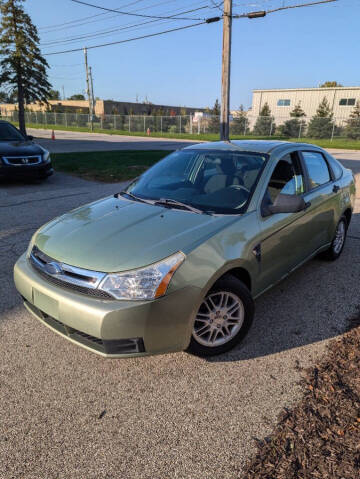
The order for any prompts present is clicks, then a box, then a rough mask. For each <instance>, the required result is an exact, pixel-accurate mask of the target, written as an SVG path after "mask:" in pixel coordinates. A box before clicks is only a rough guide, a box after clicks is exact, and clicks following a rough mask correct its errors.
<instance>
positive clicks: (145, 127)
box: [144, 115, 146, 133]
mask: <svg viewBox="0 0 360 479" xmlns="http://www.w3.org/2000/svg"><path fill="white" fill-rule="evenodd" d="M145 122H146V120H145V115H144V133H145V131H146V125H145Z"/></svg>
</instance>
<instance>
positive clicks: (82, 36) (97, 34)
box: [41, 9, 194, 46]
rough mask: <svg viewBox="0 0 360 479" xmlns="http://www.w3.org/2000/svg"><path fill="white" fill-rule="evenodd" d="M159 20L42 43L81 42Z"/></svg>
mask: <svg viewBox="0 0 360 479" xmlns="http://www.w3.org/2000/svg"><path fill="white" fill-rule="evenodd" d="M192 11H194V9H191V10H186V11H182V12H179V13H175V14H173V15H171V16H170V17H171V20H177V19H178V18H177V15H183V14H186V13H190V12H192ZM159 21H160V20H159V19H152V20H147V21H146V22H141V23H129V24H127V25H123V26H121V27H117V28H112V29H106V30H98V31H97V32H93V33H87V34H84V35H78V36H76V37H70V38H65V39H62V40H53V41H50V42H45V43H41V45H42V46H51V45H57V44H64V43H73V42H79V41H80V40H84V39H88V38H96V37H100V36H106V35H110V34H112V33H114V32H118V31H122V30H129V29H132V28H134V27H140V26H143V25H148V24H151V23H156V22H159Z"/></svg>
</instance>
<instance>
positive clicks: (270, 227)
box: [258, 151, 312, 290]
mask: <svg viewBox="0 0 360 479" xmlns="http://www.w3.org/2000/svg"><path fill="white" fill-rule="evenodd" d="M280 193H283V194H291V195H292V194H294V195H303V194H304V193H305V178H304V172H303V169H302V165H301V161H300V157H299V154H298V152H296V151H295V152H292V153H288V154H286V155H285V156H284V157H282V158H281V159H280V160H278V162H277V163H276V165H275V166H274V169H273V172H272V174H271V177H270V181H269V182H268V185H267V189H266V191H265V194H264V197H263V200H262V204H261V209H260V212H259V218H260V229H261V243H260V244H259V245H258V250H259V251H260V258H261V259H260V271H261V272H260V288H261V290H265V289H267V288H268V287H270V286H271V285H272V284H274V283H276V282H278V281H280V280H281V279H282V278H283V277H284V276H286V275H287V274H288V273H289V272H290V271H291V270H292V269H293V268H295V267H296V266H297V265H298V264H300V263H301V262H302V261H304V260H305V259H306V258H307V256H308V255H309V254H310V251H311V249H312V246H311V245H310V244H309V242H310V241H311V238H310V237H309V236H310V235H309V228H307V227H306V223H307V221H308V217H307V213H306V210H303V211H300V212H297V213H278V214H269V212H268V210H267V206H268V205H270V204H272V203H274V201H275V199H276V197H277V195H279V194H280ZM259 248H260V249H259Z"/></svg>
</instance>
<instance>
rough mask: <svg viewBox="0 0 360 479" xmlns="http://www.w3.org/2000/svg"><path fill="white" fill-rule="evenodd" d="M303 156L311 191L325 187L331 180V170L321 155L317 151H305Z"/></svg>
mask: <svg viewBox="0 0 360 479" xmlns="http://www.w3.org/2000/svg"><path fill="white" fill-rule="evenodd" d="M302 155H303V158H304V162H305V165H306V168H307V171H308V173H309V180H310V188H311V189H314V188H317V187H318V186H321V185H324V184H325V183H328V182H329V181H330V180H331V178H330V172H329V168H328V166H327V163H326V161H325V159H324V157H323V156H322V154H321V153H319V152H317V151H303V152H302Z"/></svg>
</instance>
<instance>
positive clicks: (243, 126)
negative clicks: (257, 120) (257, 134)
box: [230, 105, 249, 135]
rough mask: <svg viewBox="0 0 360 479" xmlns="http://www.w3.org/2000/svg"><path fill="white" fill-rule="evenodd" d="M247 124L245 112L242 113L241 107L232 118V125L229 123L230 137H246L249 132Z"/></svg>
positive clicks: (241, 106) (242, 108)
mask: <svg viewBox="0 0 360 479" xmlns="http://www.w3.org/2000/svg"><path fill="white" fill-rule="evenodd" d="M248 124H249V122H248V119H247V114H246V111H244V107H243V105H240V108H239V110H238V112H237V115H236V116H234V118H233V121H232V123H230V131H231V134H232V135H246V133H248V132H249V126H248Z"/></svg>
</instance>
